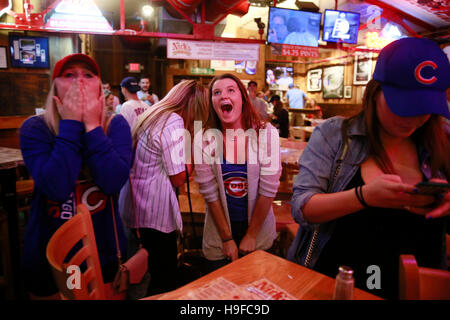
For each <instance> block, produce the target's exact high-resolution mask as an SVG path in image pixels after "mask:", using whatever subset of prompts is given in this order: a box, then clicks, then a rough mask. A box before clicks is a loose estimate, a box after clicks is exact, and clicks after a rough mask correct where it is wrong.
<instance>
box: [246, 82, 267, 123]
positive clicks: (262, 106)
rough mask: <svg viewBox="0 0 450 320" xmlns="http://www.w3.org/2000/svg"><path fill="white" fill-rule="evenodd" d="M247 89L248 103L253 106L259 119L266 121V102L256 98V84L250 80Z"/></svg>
mask: <svg viewBox="0 0 450 320" xmlns="http://www.w3.org/2000/svg"><path fill="white" fill-rule="evenodd" d="M247 89H248V95H249V97H250V101H251V102H252V104H253V106H254V107H255V108H256V110H258V112H259V114H260V115H261V117H262V118H263V119H264V120H267V117H268V114H267V109H268V108H269V106H268V105H267V102H265V101H264V100H263V99H261V98H258V97H257V96H256V94H257V92H258V84H257V83H256V82H255V81H253V80H252V81H250V82H249V83H248V86H247Z"/></svg>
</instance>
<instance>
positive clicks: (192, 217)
mask: <svg viewBox="0 0 450 320" xmlns="http://www.w3.org/2000/svg"><path fill="white" fill-rule="evenodd" d="M185 167H186V186H187V196H188V202H189V212H190V214H191V224H192V235H193V237H194V239H196V238H197V235H196V232H195V221H194V213H193V212H192V201H191V190H190V187H189V170H188V167H187V165H185Z"/></svg>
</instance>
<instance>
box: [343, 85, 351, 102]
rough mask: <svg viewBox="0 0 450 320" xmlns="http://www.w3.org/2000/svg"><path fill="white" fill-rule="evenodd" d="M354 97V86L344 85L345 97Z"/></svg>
mask: <svg viewBox="0 0 450 320" xmlns="http://www.w3.org/2000/svg"><path fill="white" fill-rule="evenodd" d="M351 97H352V86H344V98H345V99H351Z"/></svg>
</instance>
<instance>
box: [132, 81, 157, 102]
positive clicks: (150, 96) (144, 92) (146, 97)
mask: <svg viewBox="0 0 450 320" xmlns="http://www.w3.org/2000/svg"><path fill="white" fill-rule="evenodd" d="M151 84H152V83H151V82H150V77H149V76H142V77H141V79H140V80H139V86H140V88H141V90H139V91H138V92H137V96H138V98H139V99H140V100H142V101H144V102H145V103H146V104H148V105H149V106H152V105H154V104H155V103H157V102H158V101H159V98H158V96H157V95H156V94H154V93H153V91H152V87H151Z"/></svg>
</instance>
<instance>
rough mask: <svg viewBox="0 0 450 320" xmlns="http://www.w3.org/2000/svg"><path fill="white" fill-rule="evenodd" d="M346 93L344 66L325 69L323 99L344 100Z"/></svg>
mask: <svg viewBox="0 0 450 320" xmlns="http://www.w3.org/2000/svg"><path fill="white" fill-rule="evenodd" d="M343 93H344V66H333V67H328V68H324V69H323V91H322V96H323V98H325V99H327V98H342V97H343Z"/></svg>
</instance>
